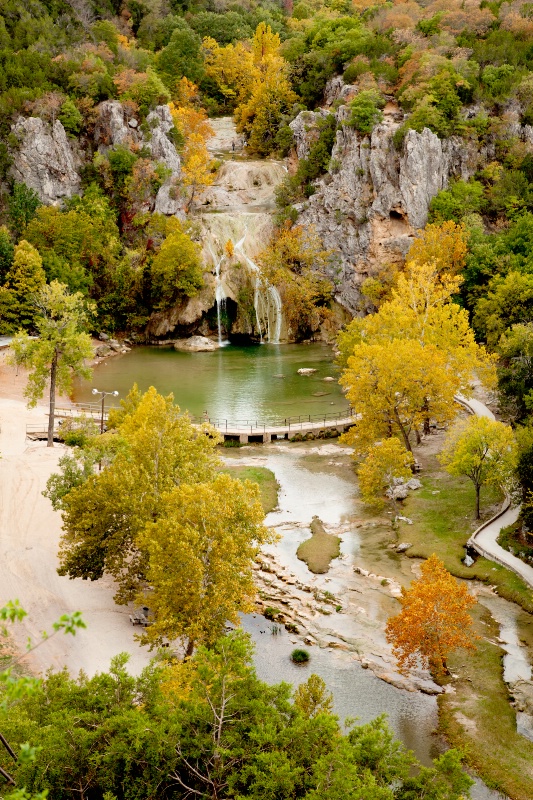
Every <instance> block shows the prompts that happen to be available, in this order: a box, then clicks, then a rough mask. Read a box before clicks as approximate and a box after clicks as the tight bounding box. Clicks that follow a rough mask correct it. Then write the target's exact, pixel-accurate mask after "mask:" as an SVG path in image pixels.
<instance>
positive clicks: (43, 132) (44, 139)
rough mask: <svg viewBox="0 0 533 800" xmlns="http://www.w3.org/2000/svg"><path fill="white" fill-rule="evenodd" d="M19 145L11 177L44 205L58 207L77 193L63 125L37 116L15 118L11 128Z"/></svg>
mask: <svg viewBox="0 0 533 800" xmlns="http://www.w3.org/2000/svg"><path fill="white" fill-rule="evenodd" d="M12 132H13V133H14V134H15V136H16V137H17V139H18V141H19V143H20V146H19V148H18V149H17V150H16V151H15V152H14V157H13V165H12V167H11V175H12V176H13V178H14V179H15V181H17V182H18V183H25V184H26V186H29V188H30V189H33V190H34V191H36V192H37V194H38V195H39V198H40V199H41V201H42V202H43V203H45V204H46V205H58V204H59V203H60V202H61V201H62V200H63V199H64V198H66V197H72V195H74V194H77V193H78V192H79V190H80V178H79V175H78V173H77V172H76V167H75V157H74V152H73V150H72V148H71V146H70V142H69V140H68V138H67V135H66V133H65V129H64V128H63V125H62V124H61V123H60V122H59V121H58V120H56V122H55V123H54V125H49V124H48V123H47V122H44V121H43V120H42V119H40V118H39V117H28V118H26V119H19V120H18V122H16V123H15V125H13V127H12Z"/></svg>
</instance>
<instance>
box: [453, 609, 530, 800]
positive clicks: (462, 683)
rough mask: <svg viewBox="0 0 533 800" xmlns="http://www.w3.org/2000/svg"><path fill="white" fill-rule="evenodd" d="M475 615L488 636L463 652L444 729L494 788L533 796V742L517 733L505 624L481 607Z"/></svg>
mask: <svg viewBox="0 0 533 800" xmlns="http://www.w3.org/2000/svg"><path fill="white" fill-rule="evenodd" d="M473 616H474V617H475V621H476V629H477V632H478V634H479V635H480V636H481V637H482V638H481V639H480V640H479V641H478V642H477V649H476V651H475V652H470V651H468V652H467V651H464V650H462V651H457V652H456V653H455V654H454V655H452V656H450V658H449V667H450V671H451V672H452V674H453V675H457V676H458V678H457V679H453V678H452V679H446V681H445V683H451V684H452V685H453V688H454V690H455V691H454V692H453V693H450V694H448V693H446V694H443V695H441V696H440V697H439V708H440V715H439V717H440V728H441V731H442V732H443V733H444V734H445V736H446V737H447V739H448V740H449V742H450V744H451V745H452V746H453V747H458V748H460V749H461V750H463V752H464V753H465V755H466V757H467V761H468V763H469V764H470V766H471V767H473V768H474V770H475V771H476V772H477V773H478V774H479V775H480V777H481V778H482V779H483V780H484V781H485V783H486V784H487V785H488V786H489V787H490V788H492V789H496V790H497V791H500V792H503V793H504V794H505V795H506V796H508V797H512V798H513V800H531V798H533V742H530V741H529V740H528V739H526V738H524V737H523V736H521V735H520V734H518V733H517V732H516V715H515V711H514V709H513V708H512V707H511V705H510V704H509V693H508V690H507V687H506V685H505V683H504V682H503V677H502V657H503V651H502V649H501V648H500V647H498V646H497V644H495V643H494V640H496V639H497V637H498V635H499V626H498V625H497V623H496V622H494V620H493V619H492V617H491V616H490V614H489V612H488V611H487V609H485V608H484V607H483V606H481V605H478V606H477V607H476V608H475V609H474V611H473Z"/></svg>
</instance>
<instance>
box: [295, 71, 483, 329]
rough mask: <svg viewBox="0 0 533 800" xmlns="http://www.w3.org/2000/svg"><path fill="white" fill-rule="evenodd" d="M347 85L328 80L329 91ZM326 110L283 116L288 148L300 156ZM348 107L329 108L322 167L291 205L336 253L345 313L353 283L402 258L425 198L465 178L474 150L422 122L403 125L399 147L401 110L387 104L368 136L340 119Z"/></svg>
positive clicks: (357, 303) (355, 302)
mask: <svg viewBox="0 0 533 800" xmlns="http://www.w3.org/2000/svg"><path fill="white" fill-rule="evenodd" d="M350 88H352V87H344V88H343V87H342V86H334V87H330V93H331V94H332V96H333V95H335V93H337V94H339V92H344V94H343V97H344V95H347V94H349V93H348V92H347V91H346V90H347V89H350ZM326 113H328V112H326V111H324V110H320V111H317V112H308V111H304V112H302V113H301V114H300V115H299V116H298V117H297V118H296V119H295V120H294V122H292V123H291V128H292V130H293V134H294V143H295V151H296V155H297V157H298V158H305V157H306V156H307V155H308V152H309V146H310V144H311V143H312V142H313V141H314V140H316V137H317V135H318V133H317V120H318V117H321V116H323V115H324V114H326ZM348 116H349V111H348V108H347V107H346V106H340V107H339V109H338V111H337V112H336V117H337V122H338V123H339V128H338V130H337V134H336V141H335V144H334V146H333V150H332V154H331V165H330V171H329V172H328V173H327V174H326V175H324V176H323V177H322V178H320V179H319V180H318V181H317V182H316V192H315V194H314V195H312V196H311V197H310V198H309V200H307V201H306V202H305V203H303V204H301V205H300V206H298V209H299V211H300V215H299V218H298V222H299V223H301V224H304V225H314V226H315V228H316V230H317V231H318V233H319V234H320V235H321V237H322V239H323V241H324V244H325V246H326V247H327V248H330V249H332V250H333V251H334V252H335V253H336V254H337V256H338V261H337V264H336V265H335V267H333V268H332V275H331V277H332V278H334V279H335V280H336V282H337V292H336V298H337V300H338V301H339V302H340V303H341V305H343V306H344V307H345V308H346V309H348V310H349V311H350V312H351V313H352V314H355V313H357V312H360V311H361V295H360V291H359V287H360V285H361V283H362V282H363V280H364V279H365V278H366V277H368V276H369V275H376V274H377V273H378V272H379V270H380V269H381V268H383V267H384V266H385V265H387V264H393V263H396V262H400V261H402V260H403V258H404V257H405V254H406V252H407V250H408V249H409V246H410V244H411V241H412V237H413V236H414V233H415V231H416V230H417V229H419V228H423V227H424V226H425V224H426V222H427V218H428V209H429V204H430V202H431V200H432V198H433V197H435V195H436V194H437V193H438V192H439V191H440V190H441V189H444V188H446V187H447V185H448V183H449V181H450V178H452V177H461V178H463V179H467V178H469V177H470V176H471V175H472V174H473V173H474V171H475V169H476V167H477V164H478V158H479V154H478V153H477V152H476V150H475V148H474V146H473V145H471V146H469V144H468V143H466V142H465V141H464V140H463V139H460V138H458V137H453V138H450V139H447V140H441V139H439V138H438V136H436V135H435V134H434V133H432V132H431V131H430V130H429V129H427V128H426V129H424V131H422V133H416V131H413V130H410V131H409V132H408V134H407V136H406V137H405V140H404V143H403V146H402V148H401V150H397V149H396V147H395V145H394V142H393V135H394V133H395V131H396V130H397V128H398V127H399V125H400V124H401V121H402V120H403V114H402V113H401V111H399V109H398V107H397V106H396V105H395V104H393V103H388V104H387V106H385V109H384V118H383V121H382V122H381V123H380V124H379V125H376V127H375V128H374V130H373V131H372V134H371V135H370V136H362V135H360V134H359V133H357V131H355V130H354V128H352V127H349V126H348V125H347V124H346V123H347V120H348Z"/></svg>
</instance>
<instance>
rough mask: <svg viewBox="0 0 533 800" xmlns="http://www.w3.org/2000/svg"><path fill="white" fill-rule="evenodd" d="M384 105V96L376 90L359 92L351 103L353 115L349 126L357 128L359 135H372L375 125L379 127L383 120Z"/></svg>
mask: <svg viewBox="0 0 533 800" xmlns="http://www.w3.org/2000/svg"><path fill="white" fill-rule="evenodd" d="M384 105H385V103H384V100H383V98H382V96H381V95H380V93H379V92H377V91H375V89H367V90H365V91H363V92H359V94H358V95H357V96H356V97H354V99H353V100H352V102H351V103H350V109H351V115H350V119H349V120H348V125H350V126H351V127H353V128H355V129H356V130H357V131H359V133H362V134H369V133H372V128H373V127H374V125H377V123H378V122H381V120H382V119H383V114H382V113H381V110H380V109H381V108H383V106H384Z"/></svg>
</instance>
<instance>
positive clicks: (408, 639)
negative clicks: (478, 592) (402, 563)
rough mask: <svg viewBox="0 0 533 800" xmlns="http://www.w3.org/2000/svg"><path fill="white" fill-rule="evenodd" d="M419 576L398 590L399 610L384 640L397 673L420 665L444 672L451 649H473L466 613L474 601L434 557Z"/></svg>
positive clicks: (389, 622)
mask: <svg viewBox="0 0 533 800" xmlns="http://www.w3.org/2000/svg"><path fill="white" fill-rule="evenodd" d="M421 573H422V574H421V576H420V578H418V579H417V580H414V581H413V582H412V584H411V586H410V588H409V589H405V588H402V596H401V598H400V604H401V606H402V610H401V612H400V613H399V614H398V615H397V616H396V617H392V618H391V619H389V621H388V623H387V640H388V641H389V642H391V644H392V649H393V653H394V655H395V657H396V660H397V662H398V666H399V668H400V671H402V672H406V671H407V670H408V669H412V668H414V667H416V666H417V664H418V663H421V664H422V665H423V666H424V667H426V668H429V669H431V670H432V672H434V673H436V674H439V673H442V672H447V671H448V667H447V659H448V656H449V654H450V653H452V652H453V651H454V650H456V649H457V648H465V649H470V650H472V649H475V648H474V644H473V639H474V638H475V637H474V634H473V633H472V631H471V627H472V617H471V616H470V614H469V613H468V611H469V609H470V608H472V606H474V605H475V604H476V600H475V598H474V597H473V596H472V595H471V594H470V592H469V591H468V589H467V587H466V586H465V584H460V583H458V582H457V581H456V579H455V578H454V577H453V576H452V575H450V573H449V572H448V571H447V570H446V569H445V567H444V564H443V563H442V561H440V559H439V558H437V556H436V555H432V556H431V557H430V558H428V560H427V561H424V563H423V564H422V566H421Z"/></svg>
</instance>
